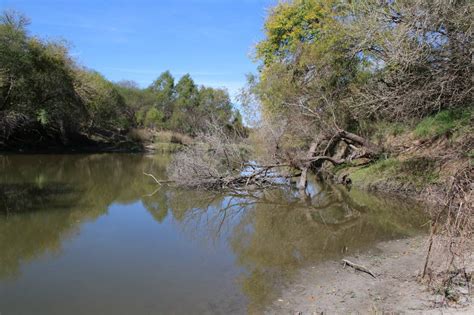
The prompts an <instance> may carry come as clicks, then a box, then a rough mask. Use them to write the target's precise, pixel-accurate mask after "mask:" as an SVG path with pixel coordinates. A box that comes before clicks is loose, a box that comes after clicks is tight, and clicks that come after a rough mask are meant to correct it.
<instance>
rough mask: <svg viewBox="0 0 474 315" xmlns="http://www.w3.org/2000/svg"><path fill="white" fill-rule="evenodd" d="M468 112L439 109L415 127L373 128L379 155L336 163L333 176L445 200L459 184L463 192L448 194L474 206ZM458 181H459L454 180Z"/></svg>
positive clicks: (472, 115) (397, 192)
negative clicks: (381, 150) (371, 159)
mask: <svg viewBox="0 0 474 315" xmlns="http://www.w3.org/2000/svg"><path fill="white" fill-rule="evenodd" d="M473 120H474V112H473V111H472V110H466V111H464V112H461V113H460V114H459V113H453V112H449V111H444V112H441V113H439V114H437V115H435V116H432V117H428V118H426V119H424V120H422V121H421V122H420V123H418V124H417V125H415V126H401V125H398V124H392V125H390V124H389V125H383V126H376V127H375V128H377V131H375V132H374V136H373V137H372V139H371V140H372V141H373V142H374V143H377V145H378V146H380V147H381V148H383V152H384V156H382V157H381V158H379V159H378V160H376V161H375V162H372V163H368V161H367V160H364V159H360V160H355V161H352V162H351V163H344V164H343V165H341V166H338V167H336V169H335V171H336V177H338V178H343V177H349V178H350V179H351V184H352V185H354V186H356V187H358V188H361V189H364V190H368V191H378V192H383V193H389V194H394V195H399V196H403V197H404V198H406V197H410V198H412V199H417V200H420V201H423V202H426V201H429V202H430V203H432V204H445V202H446V200H447V199H449V198H451V197H453V196H452V194H453V192H452V191H450V190H452V189H451V188H452V187H453V185H456V184H460V185H461V186H464V187H462V188H463V190H464V194H462V196H461V195H460V196H454V197H455V198H457V199H465V200H456V201H461V202H464V204H466V205H467V206H468V207H469V206H471V207H473V206H474V199H473V194H472V191H473V187H472V185H470V183H469V181H470V182H472V180H473V179H474V167H473V161H474V137H473V134H474V130H473V124H472V121H473ZM459 181H464V182H463V183H458V182H459Z"/></svg>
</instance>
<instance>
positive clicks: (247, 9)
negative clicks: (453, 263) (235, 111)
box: [0, 0, 276, 95]
mask: <svg viewBox="0 0 474 315" xmlns="http://www.w3.org/2000/svg"><path fill="white" fill-rule="evenodd" d="M275 3H276V0H155V1H153V0H0V8H1V9H4V8H8V9H15V10H18V11H20V12H22V13H24V14H26V15H27V16H29V17H30V18H31V20H32V24H31V25H30V31H31V33H32V34H34V35H38V36H40V37H42V38H50V39H64V40H67V42H68V43H69V44H70V46H71V54H72V55H73V56H74V57H75V58H76V59H77V60H78V62H79V63H81V64H82V65H84V66H86V67H88V68H92V69H95V70H97V71H99V72H101V73H102V74H104V75H105V76H106V77H107V78H108V79H110V80H113V81H119V80H122V79H129V80H134V81H136V82H138V83H139V84H140V85H141V86H143V87H144V86H147V85H149V84H150V83H151V82H152V81H153V80H154V79H155V78H156V77H157V76H158V75H159V74H160V73H161V72H163V71H165V70H170V71H171V72H172V73H173V74H174V75H175V77H180V76H181V75H183V74H185V73H190V74H191V75H192V77H193V78H194V79H195V81H196V83H198V84H204V85H209V86H213V87H226V88H227V89H228V90H229V92H230V93H231V95H234V94H235V93H236V92H237V90H238V89H239V88H240V87H241V86H243V85H244V83H245V74H246V73H249V72H255V70H256V64H255V63H253V62H252V60H251V57H250V55H251V52H252V48H253V47H254V45H255V43H256V42H257V41H258V40H259V39H261V38H262V36H263V35H262V28H263V22H264V18H265V15H266V12H267V9H268V8H269V7H271V6H272V5H273V4H275Z"/></svg>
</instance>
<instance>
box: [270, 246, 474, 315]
mask: <svg viewBox="0 0 474 315" xmlns="http://www.w3.org/2000/svg"><path fill="white" fill-rule="evenodd" d="M425 245H426V238H425V237H417V238H412V239H407V240H399V241H390V242H383V243H380V244H378V245H377V246H376V247H375V248H374V249H372V250H371V251H370V252H367V253H364V254H362V255H358V256H351V257H346V259H348V260H350V261H351V262H354V263H356V264H359V265H363V266H365V267H367V268H368V269H370V271H372V272H373V273H375V275H376V278H375V279H374V278H373V277H371V276H370V275H369V274H367V273H364V272H360V271H356V270H354V269H353V268H350V267H347V266H346V267H344V266H343V264H342V262H340V261H327V262H324V263H321V264H318V265H315V266H310V267H307V268H305V269H303V270H301V272H300V273H299V274H298V275H297V276H296V277H295V278H294V279H293V281H292V282H291V283H290V284H289V285H288V286H286V287H285V288H284V289H283V292H282V294H281V296H280V297H279V298H278V299H276V300H275V301H274V302H273V304H272V305H271V306H270V307H269V308H268V309H267V311H266V313H267V314H321V313H323V314H387V313H388V314H474V305H473V304H472V303H469V302H468V301H469V300H471V301H472V292H471V296H469V294H468V292H467V290H466V292H465V294H464V295H463V296H462V297H461V301H462V302H461V303H460V304H456V305H453V306H450V307H443V308H440V307H439V306H438V307H436V305H437V304H438V303H437V302H439V301H441V296H439V295H438V296H437V295H433V293H431V292H429V290H428V289H427V287H426V286H425V285H423V284H421V283H420V282H419V281H418V275H419V274H420V272H421V268H422V266H423V262H424V257H425ZM469 266H470V267H472V266H473V264H472V260H471V263H470V264H469ZM471 269H472V268H471ZM471 271H472V270H471Z"/></svg>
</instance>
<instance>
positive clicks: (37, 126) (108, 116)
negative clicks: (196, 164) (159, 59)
mask: <svg viewBox="0 0 474 315" xmlns="http://www.w3.org/2000/svg"><path fill="white" fill-rule="evenodd" d="M29 24H30V21H29V19H28V18H27V17H25V16H24V15H22V14H19V13H17V12H14V11H5V12H3V13H2V14H1V16H0V143H2V144H5V143H7V142H8V141H9V140H10V139H13V138H17V139H18V138H22V137H23V138H31V137H33V138H35V139H36V140H38V141H40V139H44V138H49V139H56V141H57V142H58V143H61V144H68V143H70V142H73V139H74V138H75V137H76V136H77V135H78V134H90V133H93V132H96V131H110V132H113V133H125V131H126V130H128V129H130V128H140V127H141V128H144V127H147V128H155V129H167V130H172V131H177V132H182V133H186V134H189V135H195V134H196V133H198V132H201V131H203V130H205V129H206V128H207V125H208V124H209V122H210V121H212V123H217V124H219V125H222V126H226V127H227V128H230V129H236V130H243V125H242V118H241V115H240V113H239V112H238V111H236V110H234V109H233V106H232V102H231V100H230V97H229V94H228V93H227V91H226V90H224V89H216V88H211V87H205V86H198V85H197V84H196V83H195V82H194V81H193V79H192V78H191V76H190V75H188V74H187V75H184V76H183V77H182V78H181V79H180V80H179V81H178V82H177V83H175V79H174V78H173V76H172V75H171V73H170V72H168V71H167V72H164V73H163V74H161V75H160V76H159V77H158V79H157V80H156V81H154V82H153V83H152V84H151V85H150V86H149V87H147V88H140V87H139V86H138V85H137V84H136V83H134V82H130V81H123V82H118V83H114V82H111V81H109V80H107V79H106V78H105V77H104V76H103V75H101V74H100V73H98V72H97V71H94V70H90V69H87V68H85V67H83V66H81V65H79V64H78V63H77V62H76V61H75V60H74V59H73V58H72V57H71V55H70V53H69V51H68V46H67V44H66V43H65V42H62V41H51V40H45V39H41V38H38V37H36V36H32V35H30V34H29V32H28V25H29Z"/></svg>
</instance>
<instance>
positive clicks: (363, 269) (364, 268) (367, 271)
mask: <svg viewBox="0 0 474 315" xmlns="http://www.w3.org/2000/svg"><path fill="white" fill-rule="evenodd" d="M342 262H343V264H344V267H345V266H349V267H352V268H354V269H355V270H358V271H362V272H365V273H367V274H369V275H371V276H372V277H373V278H374V279H375V278H377V277H376V276H375V274H374V273H373V272H372V271H370V270H369V269H368V268H366V267H364V266H361V265H358V264H355V263H353V262H351V261H349V260H347V259H343V260H342Z"/></svg>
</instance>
